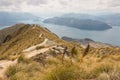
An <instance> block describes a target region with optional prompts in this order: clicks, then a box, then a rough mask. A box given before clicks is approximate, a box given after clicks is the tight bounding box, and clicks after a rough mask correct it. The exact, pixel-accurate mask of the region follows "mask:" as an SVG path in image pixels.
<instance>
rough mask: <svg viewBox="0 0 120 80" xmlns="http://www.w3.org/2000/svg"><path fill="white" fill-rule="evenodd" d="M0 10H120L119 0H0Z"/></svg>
mask: <svg viewBox="0 0 120 80" xmlns="http://www.w3.org/2000/svg"><path fill="white" fill-rule="evenodd" d="M0 11H13V12H32V13H54V12H56V13H69V12H70V13H71V12H74V13H80V12H117V13H118V12H120V0H0Z"/></svg>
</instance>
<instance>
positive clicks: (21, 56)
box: [17, 55, 31, 63]
mask: <svg viewBox="0 0 120 80" xmlns="http://www.w3.org/2000/svg"><path fill="white" fill-rule="evenodd" d="M17 61H18V63H30V62H31V60H30V59H27V58H25V56H24V55H20V56H19V57H18V60H17Z"/></svg>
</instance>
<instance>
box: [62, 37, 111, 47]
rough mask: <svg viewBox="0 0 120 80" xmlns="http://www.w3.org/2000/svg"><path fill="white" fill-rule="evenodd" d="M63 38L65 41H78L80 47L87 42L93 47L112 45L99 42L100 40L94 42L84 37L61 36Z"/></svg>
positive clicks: (84, 45)
mask: <svg viewBox="0 0 120 80" xmlns="http://www.w3.org/2000/svg"><path fill="white" fill-rule="evenodd" d="M62 39H63V40H66V41H70V42H71V41H72V42H76V43H78V44H79V45H80V46H82V47H86V46H87V45H88V44H89V45H90V46H91V47H93V48H103V47H104V48H105V47H112V46H111V45H110V44H106V43H101V42H96V41H93V40H91V39H88V38H85V39H74V38H70V37H66V36H64V37H62Z"/></svg>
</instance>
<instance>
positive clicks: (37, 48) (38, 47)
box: [36, 46, 45, 50]
mask: <svg viewBox="0 0 120 80" xmlns="http://www.w3.org/2000/svg"><path fill="white" fill-rule="evenodd" d="M43 48H45V46H37V47H36V50H39V49H43Z"/></svg>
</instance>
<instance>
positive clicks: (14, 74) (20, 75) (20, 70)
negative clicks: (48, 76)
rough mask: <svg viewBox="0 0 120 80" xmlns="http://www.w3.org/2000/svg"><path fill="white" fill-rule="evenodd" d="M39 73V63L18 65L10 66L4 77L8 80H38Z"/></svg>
mask: <svg viewBox="0 0 120 80" xmlns="http://www.w3.org/2000/svg"><path fill="white" fill-rule="evenodd" d="M40 72H41V66H40V65H39V63H36V62H31V63H30V64H23V63H19V64H17V65H15V66H10V67H9V68H8V69H7V71H6V75H7V77H8V79H9V80H40V79H39V78H40V77H41V76H40V75H39V74H40Z"/></svg>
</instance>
